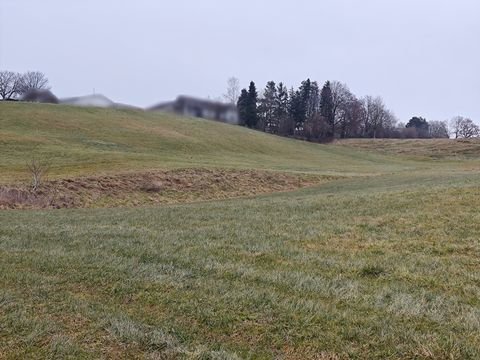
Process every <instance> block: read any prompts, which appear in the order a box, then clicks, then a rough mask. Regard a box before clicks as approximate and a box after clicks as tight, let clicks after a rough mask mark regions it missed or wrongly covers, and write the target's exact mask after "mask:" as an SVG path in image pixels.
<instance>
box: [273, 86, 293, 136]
mask: <svg viewBox="0 0 480 360" xmlns="http://www.w3.org/2000/svg"><path fill="white" fill-rule="evenodd" d="M288 107H289V98H288V90H287V87H286V86H285V85H284V84H283V82H280V83H279V84H278V85H277V91H276V97H275V117H276V118H277V121H278V133H279V134H281V135H287V136H288V135H293V132H294V125H293V121H291V118H290V116H289V114H288Z"/></svg>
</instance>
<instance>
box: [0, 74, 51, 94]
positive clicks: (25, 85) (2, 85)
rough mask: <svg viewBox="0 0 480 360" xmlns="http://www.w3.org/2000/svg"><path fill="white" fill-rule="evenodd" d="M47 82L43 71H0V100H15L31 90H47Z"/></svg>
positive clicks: (48, 87)
mask: <svg viewBox="0 0 480 360" xmlns="http://www.w3.org/2000/svg"><path fill="white" fill-rule="evenodd" d="M49 89H50V86H49V82H48V79H47V77H46V76H45V74H44V73H42V72H39V71H27V72H26V73H23V74H21V73H17V72H13V71H0V97H1V99H2V100H17V99H19V98H21V97H22V96H23V95H25V94H26V93H28V92H29V91H31V90H49Z"/></svg>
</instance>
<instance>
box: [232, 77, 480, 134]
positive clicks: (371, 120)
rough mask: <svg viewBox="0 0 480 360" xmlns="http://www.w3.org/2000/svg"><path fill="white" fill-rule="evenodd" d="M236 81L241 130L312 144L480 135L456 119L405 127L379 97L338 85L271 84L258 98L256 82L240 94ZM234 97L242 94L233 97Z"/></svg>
mask: <svg viewBox="0 0 480 360" xmlns="http://www.w3.org/2000/svg"><path fill="white" fill-rule="evenodd" d="M238 84H239V82H238V80H237V79H236V78H230V79H229V80H228V88H227V94H226V95H225V98H226V99H227V101H229V102H231V103H233V104H236V105H237V109H238V112H239V118H240V123H241V125H244V126H247V127H249V128H253V129H258V130H261V131H265V132H268V133H272V134H277V135H280V136H288V137H295V138H301V139H305V140H309V141H318V142H322V141H329V140H332V139H336V138H341V139H345V138H448V137H449V135H450V132H451V133H452V134H453V136H454V137H455V138H469V137H476V136H480V130H479V128H478V126H477V125H476V124H475V123H474V122H473V121H472V120H471V119H468V118H464V117H460V116H457V117H455V118H454V119H452V120H451V122H450V124H449V123H448V122H447V121H427V120H426V119H424V118H423V117H413V118H411V119H410V120H409V121H408V122H407V123H406V124H404V123H401V122H399V121H398V119H397V118H396V117H395V115H394V114H393V112H392V111H391V110H390V109H388V108H387V106H386V105H385V103H384V101H383V99H382V98H381V97H380V96H364V97H362V98H358V97H357V96H355V95H354V94H353V93H352V92H351V91H350V89H349V88H348V86H347V85H346V84H344V83H341V82H339V81H326V82H325V83H324V84H323V86H321V87H320V86H319V84H318V82H316V81H311V80H310V79H306V80H304V81H302V82H301V84H300V86H299V87H298V88H297V89H294V88H293V87H291V88H290V89H288V88H287V87H286V86H285V84H284V83H283V82H279V83H278V84H277V83H275V82H274V81H269V82H267V84H266V86H265V89H263V91H262V92H261V94H259V93H258V91H257V88H256V85H255V83H254V82H253V81H252V82H250V85H249V87H248V89H247V88H245V89H242V90H241V91H240V90H239V85H238ZM235 94H239V95H238V96H237V97H235Z"/></svg>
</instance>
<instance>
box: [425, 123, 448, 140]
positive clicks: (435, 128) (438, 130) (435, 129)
mask: <svg viewBox="0 0 480 360" xmlns="http://www.w3.org/2000/svg"><path fill="white" fill-rule="evenodd" d="M428 124H429V127H428V130H429V132H430V137H432V138H435V139H441V138H447V139H448V138H449V135H448V125H447V122H446V121H436V120H433V121H429V123H428Z"/></svg>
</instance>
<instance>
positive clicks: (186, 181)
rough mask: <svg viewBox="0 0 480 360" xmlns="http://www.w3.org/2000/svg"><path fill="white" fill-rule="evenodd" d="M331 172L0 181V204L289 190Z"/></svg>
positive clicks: (184, 172) (78, 203)
mask: <svg viewBox="0 0 480 360" xmlns="http://www.w3.org/2000/svg"><path fill="white" fill-rule="evenodd" d="M333 179H334V177H332V176H321V175H311V174H292V173H278V172H269V171H257V170H218V169H215V170H212V169H179V170H165V171H162V170H156V171H147V172H141V173H125V174H116V175H107V176H90V177H79V178H69V179H61V180H53V181H48V182H45V183H44V184H43V185H42V187H41V188H40V189H39V190H38V191H37V192H36V193H34V192H32V191H30V190H28V189H27V187H26V186H0V209H42V208H57V209H59V208H88V207H118V206H127V207H128V206H144V205H152V204H157V203H184V202H193V201H204V200H215V199H227V198H234V197H246V196H253V195H259V194H265V193H271V192H280V191H291V190H295V189H299V188H302V187H308V186H313V185H317V184H321V183H323V182H327V181H329V180H333Z"/></svg>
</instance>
